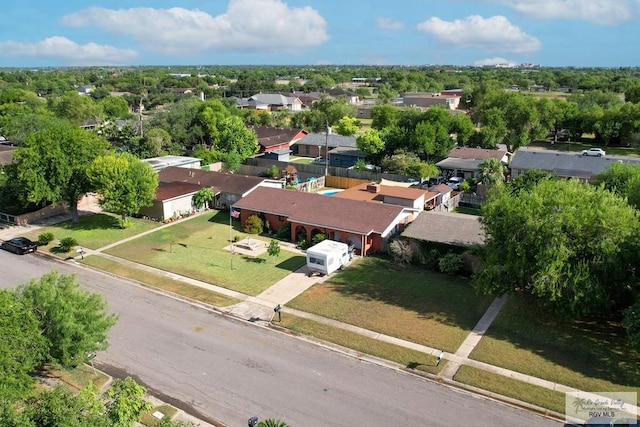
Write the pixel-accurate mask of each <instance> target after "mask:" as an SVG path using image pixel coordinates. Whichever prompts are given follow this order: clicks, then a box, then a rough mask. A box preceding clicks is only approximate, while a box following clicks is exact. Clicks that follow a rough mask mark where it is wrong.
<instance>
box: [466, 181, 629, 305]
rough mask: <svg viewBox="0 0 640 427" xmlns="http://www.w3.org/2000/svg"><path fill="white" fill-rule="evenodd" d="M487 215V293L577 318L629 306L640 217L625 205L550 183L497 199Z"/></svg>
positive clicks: (481, 284) (575, 184)
mask: <svg viewBox="0 0 640 427" xmlns="http://www.w3.org/2000/svg"><path fill="white" fill-rule="evenodd" d="M482 214H483V217H482V218H481V222H482V226H483V228H484V231H485V233H486V245H485V254H484V256H483V259H482V262H483V269H482V271H481V272H480V273H478V274H476V275H475V276H474V284H475V286H476V287H477V288H478V289H479V290H480V291H482V292H484V293H487V294H491V295H496V296H497V295H502V294H505V293H516V292H519V293H525V294H530V295H532V296H535V297H537V298H538V299H539V300H540V301H542V302H543V303H544V304H546V305H548V306H549V307H551V308H552V309H554V310H556V311H558V312H563V313H568V314H571V315H573V316H582V315H587V314H591V313H595V312H601V311H603V310H611V309H615V308H616V307H618V308H619V307H624V306H625V303H626V304H627V305H628V300H629V297H630V293H629V290H630V289H633V286H635V283H634V275H633V271H634V270H635V269H636V268H637V266H638V265H637V264H638V259H639V255H640V253H639V245H638V240H637V236H638V233H639V232H640V222H639V221H638V219H640V217H639V215H638V212H637V211H635V210H634V209H633V208H632V207H630V206H629V205H628V204H627V203H626V201H625V200H624V199H622V198H620V197H619V196H617V195H614V194H612V193H610V192H608V191H605V190H603V189H602V188H600V187H594V186H588V185H584V184H582V183H581V182H579V181H577V180H570V181H564V180H547V179H543V180H541V181H540V182H538V184H536V185H535V186H533V187H532V188H531V189H530V190H524V189H523V190H521V191H519V192H518V193H517V194H516V193H513V192H511V191H498V192H495V193H493V194H492V195H491V197H490V198H489V200H488V201H487V202H486V203H485V204H484V205H483V208H482Z"/></svg>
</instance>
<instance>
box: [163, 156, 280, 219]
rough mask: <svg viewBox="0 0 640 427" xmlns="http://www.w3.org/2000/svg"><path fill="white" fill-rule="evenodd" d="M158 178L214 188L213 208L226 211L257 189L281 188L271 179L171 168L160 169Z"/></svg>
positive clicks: (168, 181)
mask: <svg viewBox="0 0 640 427" xmlns="http://www.w3.org/2000/svg"><path fill="white" fill-rule="evenodd" d="M158 178H159V181H160V182H161V183H172V182H173V183H175V182H186V183H189V184H196V185H199V186H201V187H209V188H214V189H215V190H216V191H215V194H216V197H215V200H214V202H213V207H214V208H216V209H226V208H227V207H229V206H230V205H231V204H233V203H235V202H236V201H237V200H240V199H241V198H243V197H245V196H247V195H248V194H249V193H251V192H252V191H254V190H255V189H256V188H258V187H264V186H267V187H273V188H282V182H280V181H276V180H272V179H265V178H259V177H256V176H247V175H239V174H230V173H223V172H215V171H205V170H202V169H184V168H180V167H173V166H170V167H167V168H164V169H162V170H161V171H160V173H159V174H158Z"/></svg>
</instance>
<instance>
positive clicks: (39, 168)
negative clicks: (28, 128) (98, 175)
mask: <svg viewBox="0 0 640 427" xmlns="http://www.w3.org/2000/svg"><path fill="white" fill-rule="evenodd" d="M107 148H108V144H107V143H106V142H105V141H104V140H102V139H101V138H100V137H99V136H98V135H96V134H93V133H91V132H87V131H85V130H83V129H80V128H78V127H77V126H74V125H71V124H55V125H53V126H50V127H48V128H46V129H45V130H42V131H40V132H38V133H35V134H33V135H30V136H29V137H28V138H27V139H26V141H25V143H24V146H23V147H21V148H19V149H18V150H17V151H16V152H15V153H14V159H15V160H16V161H17V164H16V175H17V179H18V180H19V182H20V184H21V185H22V187H23V188H24V190H25V192H26V198H27V200H28V201H29V202H33V203H44V202H50V203H59V202H67V203H69V207H70V209H71V213H72V216H73V221H74V222H77V221H78V200H79V199H80V197H82V196H83V195H84V194H86V193H88V192H90V191H93V190H94V186H93V185H92V183H91V181H90V180H89V177H88V175H87V168H88V167H89V165H90V164H91V163H92V162H93V161H94V159H96V158H97V157H98V156H100V155H102V154H104V153H105V152H106V150H107Z"/></svg>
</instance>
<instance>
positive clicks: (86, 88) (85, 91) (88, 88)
mask: <svg viewBox="0 0 640 427" xmlns="http://www.w3.org/2000/svg"><path fill="white" fill-rule="evenodd" d="M77 91H78V95H89V94H90V93H91V92H93V86H92V85H82V86H80V87H78V89H77Z"/></svg>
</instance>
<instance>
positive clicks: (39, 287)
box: [17, 271, 117, 368]
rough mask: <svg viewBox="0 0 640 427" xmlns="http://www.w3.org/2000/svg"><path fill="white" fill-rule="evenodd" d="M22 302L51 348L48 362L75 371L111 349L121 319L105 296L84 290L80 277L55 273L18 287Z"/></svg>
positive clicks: (48, 348) (47, 355)
mask: <svg viewBox="0 0 640 427" xmlns="http://www.w3.org/2000/svg"><path fill="white" fill-rule="evenodd" d="M17 293H18V296H19V297H18V300H19V301H20V302H21V303H22V304H24V305H25V306H27V307H30V308H31V310H32V311H33V313H35V316H36V319H37V321H38V324H39V327H40V332H41V334H42V336H43V337H44V339H45V341H46V344H47V353H46V361H47V362H49V363H54V364H59V365H61V366H62V367H65V368H73V367H75V366H77V365H78V364H79V363H82V362H84V361H86V360H87V355H88V354H90V353H93V352H96V351H99V350H104V349H105V348H106V347H107V332H108V331H109V329H110V328H111V327H112V326H113V325H114V324H115V322H116V319H117V316H116V315H113V314H109V313H107V303H106V301H105V300H104V298H103V297H102V296H101V295H98V294H91V293H89V292H87V291H85V290H82V289H80V287H79V286H78V284H77V281H76V277H75V276H73V275H65V274H58V273H57V272H55V271H53V272H51V273H48V274H45V275H44V276H42V277H40V278H38V279H34V280H32V281H30V282H28V283H26V284H24V285H21V286H20V287H18V290H17Z"/></svg>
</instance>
